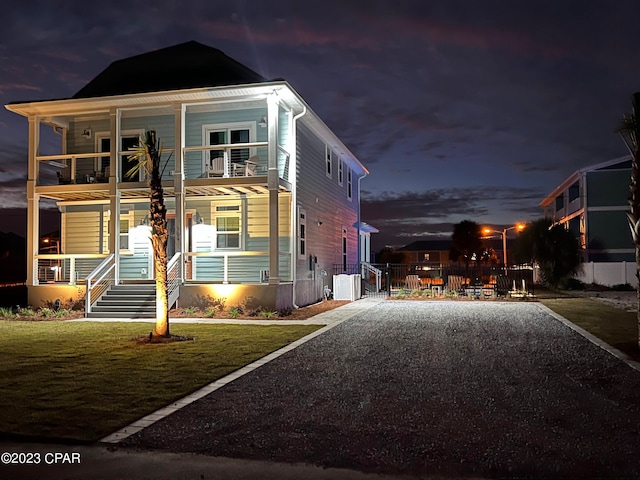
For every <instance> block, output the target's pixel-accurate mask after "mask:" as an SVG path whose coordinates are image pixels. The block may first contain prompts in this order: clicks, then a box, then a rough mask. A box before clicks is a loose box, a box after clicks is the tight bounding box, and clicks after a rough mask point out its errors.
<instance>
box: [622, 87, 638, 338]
mask: <svg viewBox="0 0 640 480" xmlns="http://www.w3.org/2000/svg"><path fill="white" fill-rule="evenodd" d="M632 105H633V112H632V113H631V114H630V115H625V116H624V117H623V119H622V123H621V124H620V126H619V127H618V133H619V134H620V135H621V136H622V138H623V140H624V141H625V143H626V144H627V147H628V148H629V152H630V153H631V181H630V183H629V207H630V211H629V212H627V219H628V221H629V228H630V229H631V238H633V244H634V245H635V250H636V278H638V280H639V282H638V287H637V291H638V293H637V295H638V310H637V314H636V316H637V323H638V346H640V144H639V141H640V125H639V124H638V113H639V112H640V93H634V94H633V97H632Z"/></svg>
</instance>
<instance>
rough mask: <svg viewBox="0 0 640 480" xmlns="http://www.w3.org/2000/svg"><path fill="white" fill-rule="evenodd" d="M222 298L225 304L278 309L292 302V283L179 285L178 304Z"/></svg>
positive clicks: (194, 303)
mask: <svg viewBox="0 0 640 480" xmlns="http://www.w3.org/2000/svg"><path fill="white" fill-rule="evenodd" d="M207 299H211V300H216V299H224V300H225V304H226V305H227V306H234V305H245V304H246V303H247V302H248V301H249V303H250V304H252V305H256V306H261V307H263V308H267V309H273V310H279V309H281V308H286V307H291V306H292V304H293V284H292V283H281V284H278V285H269V284H259V285H258V284H219V283H216V284H198V285H189V284H187V285H183V286H181V287H180V297H179V299H178V305H179V306H180V307H183V308H184V307H189V306H196V305H199V304H200V303H201V302H202V301H203V300H207Z"/></svg>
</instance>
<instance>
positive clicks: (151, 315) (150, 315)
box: [87, 312, 156, 318]
mask: <svg viewBox="0 0 640 480" xmlns="http://www.w3.org/2000/svg"><path fill="white" fill-rule="evenodd" d="M155 316H156V314H155V312H153V313H146V312H145V313H135V314H131V313H123V312H91V313H90V314H89V315H87V318H155Z"/></svg>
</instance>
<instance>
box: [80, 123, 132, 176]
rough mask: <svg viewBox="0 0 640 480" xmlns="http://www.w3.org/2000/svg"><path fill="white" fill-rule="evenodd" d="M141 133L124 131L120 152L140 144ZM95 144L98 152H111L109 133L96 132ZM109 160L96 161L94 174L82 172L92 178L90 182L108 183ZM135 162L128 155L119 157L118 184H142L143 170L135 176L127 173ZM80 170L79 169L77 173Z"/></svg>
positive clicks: (99, 159)
mask: <svg viewBox="0 0 640 480" xmlns="http://www.w3.org/2000/svg"><path fill="white" fill-rule="evenodd" d="M142 133H143V132H142V131H137V130H125V131H122V132H121V133H120V135H121V139H120V152H126V151H127V150H131V149H134V148H135V147H137V146H138V144H139V143H140V135H142ZM96 144H97V149H98V152H101V153H104V152H110V151H111V138H110V137H109V132H98V133H96ZM110 163H111V158H110V157H99V158H98V159H97V164H96V165H95V172H83V173H87V174H88V175H91V176H92V181H97V182H107V181H109V176H110V175H111V173H112V172H111V165H110ZM137 163H138V162H137V161H136V160H134V159H132V158H131V156H130V155H121V156H120V171H119V179H118V181H120V182H142V181H144V180H145V178H144V173H145V170H144V169H143V168H142V169H140V170H139V171H138V172H137V173H136V174H135V175H133V176H129V175H127V173H128V172H129V170H131V169H132V168H133V167H135V166H136V165H137ZM78 173H81V172H80V169H79V172H78Z"/></svg>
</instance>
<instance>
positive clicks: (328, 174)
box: [325, 145, 332, 178]
mask: <svg viewBox="0 0 640 480" xmlns="http://www.w3.org/2000/svg"><path fill="white" fill-rule="evenodd" d="M325 149H326V152H327V177H329V178H331V156H332V153H331V149H330V148H329V146H328V145H326V146H325Z"/></svg>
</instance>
